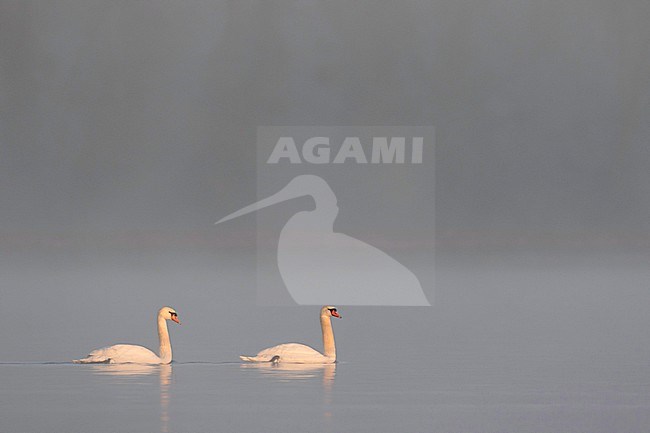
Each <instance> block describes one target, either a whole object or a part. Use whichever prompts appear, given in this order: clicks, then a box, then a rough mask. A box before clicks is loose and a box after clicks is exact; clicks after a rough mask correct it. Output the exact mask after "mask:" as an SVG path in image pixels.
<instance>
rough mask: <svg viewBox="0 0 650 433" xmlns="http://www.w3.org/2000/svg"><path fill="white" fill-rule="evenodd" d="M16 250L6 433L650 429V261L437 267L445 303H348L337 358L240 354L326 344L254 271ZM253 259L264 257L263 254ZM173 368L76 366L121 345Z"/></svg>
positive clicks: (10, 268) (547, 260)
mask: <svg viewBox="0 0 650 433" xmlns="http://www.w3.org/2000/svg"><path fill="white" fill-rule="evenodd" d="M179 257H180V256H179V255H172V256H168V255H165V256H160V257H159V256H146V257H145V258H140V257H139V256H136V257H135V258H134V257H133V256H128V255H125V256H124V257H123V256H121V255H109V256H103V255H98V256H97V257H95V256H93V255H92V254H84V255H79V256H78V257H77V256H75V257H74V259H73V258H72V257H71V256H65V257H63V258H61V256H58V255H47V256H44V258H41V259H39V258H38V257H36V256H35V255H34V254H32V253H30V254H29V255H26V256H25V255H23V256H21V255H19V254H17V253H11V254H6V257H5V258H4V259H3V261H2V262H1V263H0V268H1V269H2V271H3V273H2V275H3V284H4V285H3V287H5V288H6V290H3V292H2V293H1V294H2V299H1V302H0V341H1V342H2V347H3V351H2V353H0V432H1V433H41V432H43V433H46V432H47V433H76V432H83V433H86V432H88V433H121V432H125V433H126V432H128V433H139V432H142V433H152V432H163V433H167V432H169V433H203V432H206V433H207V432H238V433H240V432H244V433H245V432H260V433H261V432H264V433H273V432H287V433H292V432H296V433H297V432H350V433H353V432H355V433H356V432H373V433H376V432H414V433H417V432H423V433H424V432H441V433H454V432H459V433H461V432H462V433H478V432H488V433H491V432H494V433H508V432H516V433H544V432H548V433H568V432H586V433H599V432H603V433H613V432H616V433H620V432H646V431H648V426H650V334H649V333H648V332H647V330H648V329H649V328H650V319H649V315H648V314H647V310H648V305H650V290H648V281H650V270H649V269H650V267H648V266H647V263H648V261H647V257H646V256H645V255H640V256H630V257H627V256H621V257H618V256H613V257H610V256H607V257H604V258H601V257H586V258H583V257H578V258H573V259H572V260H571V261H569V260H566V259H565V258H562V257H557V258H556V257H555V256H551V257H541V256H539V255H536V256H530V257H520V256H516V257H507V258H506V259H507V260H506V259H504V258H502V257H492V256H490V257H487V258H484V257H480V260H476V261H472V260H465V259H463V258H454V259H453V260H449V261H448V262H444V261H443V262H442V263H439V265H438V267H437V275H436V291H435V298H434V299H433V301H434V307H430V308H429V307H425V308H389V307H383V308H380V307H349V306H347V307H346V306H339V307H340V309H339V311H340V312H341V313H342V315H343V319H341V320H337V321H336V322H335V323H334V332H335V334H336V342H337V352H338V355H339V361H340V362H339V363H338V364H337V365H332V366H311V367H305V366H282V365H280V366H271V365H251V364H242V363H240V362H237V355H238V354H241V353H243V354H251V353H255V351H256V350H259V349H261V348H264V347H268V346H270V345H272V344H277V343H280V342H286V341H299V342H304V343H306V344H310V345H312V346H314V347H317V348H320V347H321V342H320V331H319V329H318V317H317V315H318V310H319V308H318V307H281V308H278V307H265V306H260V305H256V304H255V290H254V284H255V282H254V273H252V272H250V266H251V263H250V261H249V262H246V261H243V260H238V261H235V260H232V262H227V261H226V260H227V257H226V258H224V259H223V260H221V261H219V262H218V263H222V262H223V263H224V264H223V265H220V266H221V267H216V268H215V265H214V257H212V256H210V255H206V256H205V257H203V256H199V257H191V259H192V260H186V261H183V262H180V259H179ZM253 266H254V262H253ZM165 304H170V305H172V306H173V307H175V308H176V309H177V311H179V315H180V318H181V321H182V322H183V325H182V326H176V325H173V326H170V332H171V337H172V344H173V346H174V360H175V361H174V363H173V364H172V365H170V366H135V365H130V366H129V365H127V366H116V365H75V364H71V363H69V361H70V360H71V359H74V358H78V357H80V356H83V355H85V354H86V353H88V351H89V350H91V349H93V348H96V347H101V346H102V345H106V344H114V343H118V342H120V343H122V342H123V343H135V344H143V345H145V346H147V347H151V348H156V343H157V342H156V333H155V321H154V319H155V317H154V315H155V312H156V311H157V309H158V308H159V307H160V306H162V305H165Z"/></svg>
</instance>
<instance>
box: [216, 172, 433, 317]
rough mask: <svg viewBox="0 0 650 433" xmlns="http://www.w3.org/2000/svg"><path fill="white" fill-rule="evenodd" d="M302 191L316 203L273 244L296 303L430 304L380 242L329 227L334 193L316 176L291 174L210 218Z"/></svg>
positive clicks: (334, 206)
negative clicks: (274, 188)
mask: <svg viewBox="0 0 650 433" xmlns="http://www.w3.org/2000/svg"><path fill="white" fill-rule="evenodd" d="M302 196H311V197H312V198H313V200H314V203H315V205H316V206H315V208H314V209H313V210H310V211H301V212H298V213H296V214H295V215H293V216H292V217H291V218H290V219H289V221H287V223H286V224H285V225H284V227H283V228H282V231H281V233H280V238H279V242H278V250H277V260H278V269H279V271H280V275H281V277H282V280H283V282H284V284H285V287H286V288H287V291H288V292H289V294H290V295H291V297H292V298H293V300H294V301H295V302H296V303H297V304H299V305H322V304H327V303H336V304H346V305H409V306H416V305H422V306H428V305H431V304H430V303H429V301H428V300H427V298H426V296H425V295H424V292H423V290H422V286H421V284H420V281H419V280H418V278H417V277H416V276H415V275H414V274H413V273H412V272H411V271H410V270H409V269H408V268H406V267H405V266H404V265H402V264H401V263H399V262H398V261H397V260H395V259H394V258H393V257H391V256H389V255H388V254H386V253H385V252H384V251H382V250H380V249H379V248H376V247H374V246H372V245H369V244H367V243H365V242H363V241H361V240H359V239H356V238H353V237H351V236H348V235H346V234H344V233H337V232H335V231H334V228H333V226H334V221H335V220H336V217H337V215H338V212H339V207H338V203H337V199H336V195H335V194H334V191H332V189H331V188H330V186H329V184H328V183H327V182H326V181H325V180H324V179H323V178H321V177H319V176H315V175H300V176H296V177H294V178H293V179H292V180H291V181H290V182H289V183H288V184H287V185H286V186H285V187H284V188H282V190H280V191H279V192H277V193H275V194H273V195H271V196H270V197H267V198H265V199H262V200H260V201H258V202H256V203H253V204H251V205H249V206H246V207H244V208H242V209H240V210H238V211H236V212H234V213H232V214H230V215H228V216H225V217H224V218H222V219H220V220H219V221H217V222H216V223H215V224H221V223H224V222H226V221H229V220H231V219H234V218H238V217H240V216H242V215H246V214H248V213H251V212H255V211H259V210H261V209H263V208H265V207H268V206H272V205H274V204H278V203H282V202H284V201H287V200H291V199H293V198H297V197H302Z"/></svg>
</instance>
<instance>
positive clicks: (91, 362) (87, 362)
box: [72, 356, 111, 364]
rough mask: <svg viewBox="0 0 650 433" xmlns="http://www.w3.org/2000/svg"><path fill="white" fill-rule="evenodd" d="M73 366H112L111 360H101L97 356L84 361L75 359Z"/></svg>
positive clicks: (83, 359)
mask: <svg viewBox="0 0 650 433" xmlns="http://www.w3.org/2000/svg"><path fill="white" fill-rule="evenodd" d="M72 363H73V364H110V363H111V358H105V357H104V358H100V357H97V356H88V357H87V358H82V359H73V360H72Z"/></svg>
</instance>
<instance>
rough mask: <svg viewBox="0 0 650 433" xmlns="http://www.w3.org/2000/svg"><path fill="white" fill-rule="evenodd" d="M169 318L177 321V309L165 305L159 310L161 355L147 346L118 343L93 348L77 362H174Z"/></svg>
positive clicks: (75, 361)
mask: <svg viewBox="0 0 650 433" xmlns="http://www.w3.org/2000/svg"><path fill="white" fill-rule="evenodd" d="M167 320H173V321H174V322H176V323H180V322H179V321H178V316H177V314H176V311H175V310H174V309H173V308H170V307H163V308H161V309H160V311H158V317H157V322H158V338H159V341H160V352H159V353H160V356H158V355H156V354H155V353H153V352H152V351H151V350H149V349H147V348H146V347H142V346H136V345H133V344H116V345H114V346H109V347H103V348H101V349H96V350H93V351H92V352H90V353H89V354H88V356H86V357H85V358H83V359H75V360H74V361H72V362H74V363H76V364H92V363H109V364H126V363H133V364H169V363H170V362H172V345H171V342H170V341H169V330H168V329H167Z"/></svg>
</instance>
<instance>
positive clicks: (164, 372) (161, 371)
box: [91, 364, 172, 433]
mask: <svg viewBox="0 0 650 433" xmlns="http://www.w3.org/2000/svg"><path fill="white" fill-rule="evenodd" d="M91 371H92V373H93V374H96V375H100V376H116V377H118V378H120V379H123V380H124V383H134V382H133V379H135V378H138V377H145V376H154V375H156V374H158V376H159V379H160V380H159V384H160V431H161V432H162V433H169V400H170V385H171V377H172V366H171V364H161V365H150V364H91Z"/></svg>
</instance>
